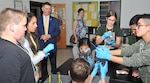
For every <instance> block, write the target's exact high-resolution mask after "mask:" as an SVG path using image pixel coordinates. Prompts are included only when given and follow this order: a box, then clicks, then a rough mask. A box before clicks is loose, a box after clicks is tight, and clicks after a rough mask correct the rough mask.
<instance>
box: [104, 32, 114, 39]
mask: <svg viewBox="0 0 150 83" xmlns="http://www.w3.org/2000/svg"><path fill="white" fill-rule="evenodd" d="M111 34H112V32H111V31H107V32H105V33H104V34H103V35H102V39H103V40H104V39H106V38H107V37H109V36H110V35H111Z"/></svg>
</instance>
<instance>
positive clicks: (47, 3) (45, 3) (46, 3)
mask: <svg viewBox="0 0 150 83" xmlns="http://www.w3.org/2000/svg"><path fill="white" fill-rule="evenodd" d="M45 5H49V6H51V4H50V3H49V2H44V3H43V4H42V7H43V6H45Z"/></svg>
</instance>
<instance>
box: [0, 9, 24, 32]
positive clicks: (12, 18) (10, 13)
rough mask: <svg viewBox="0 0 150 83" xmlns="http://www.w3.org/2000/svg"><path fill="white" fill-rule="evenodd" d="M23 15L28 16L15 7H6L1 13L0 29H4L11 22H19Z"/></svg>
mask: <svg viewBox="0 0 150 83" xmlns="http://www.w3.org/2000/svg"><path fill="white" fill-rule="evenodd" d="M23 16H25V17H26V13H25V12H23V11H21V10H17V9H14V8H6V9H4V10H2V11H1V13H0V31H4V30H5V28H6V26H7V25H8V24H9V23H11V22H14V23H15V24H19V23H20V21H21V20H22V17H23Z"/></svg>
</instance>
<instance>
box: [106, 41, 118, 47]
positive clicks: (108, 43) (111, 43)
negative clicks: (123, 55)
mask: <svg viewBox="0 0 150 83" xmlns="http://www.w3.org/2000/svg"><path fill="white" fill-rule="evenodd" d="M115 43H116V42H115V40H112V41H106V44H107V45H110V46H115Z"/></svg>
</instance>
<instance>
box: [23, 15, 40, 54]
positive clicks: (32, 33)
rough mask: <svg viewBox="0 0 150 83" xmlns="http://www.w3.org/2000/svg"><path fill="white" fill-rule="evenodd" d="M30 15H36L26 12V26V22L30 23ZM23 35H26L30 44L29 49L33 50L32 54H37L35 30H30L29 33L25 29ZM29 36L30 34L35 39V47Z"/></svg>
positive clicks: (37, 44)
mask: <svg viewBox="0 0 150 83" xmlns="http://www.w3.org/2000/svg"><path fill="white" fill-rule="evenodd" d="M32 17H36V16H35V15H34V14H33V13H28V14H27V24H26V27H28V24H29V23H30V21H31V19H32ZM25 35H26V38H27V40H28V41H29V45H30V48H31V50H32V51H33V53H34V54H37V52H38V49H39V43H38V34H37V30H36V31H35V32H30V33H29V32H28V29H27V31H26V33H25ZM30 36H32V38H33V40H34V41H35V43H36V46H37V47H35V45H34V44H33V42H32V40H31V38H30Z"/></svg>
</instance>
